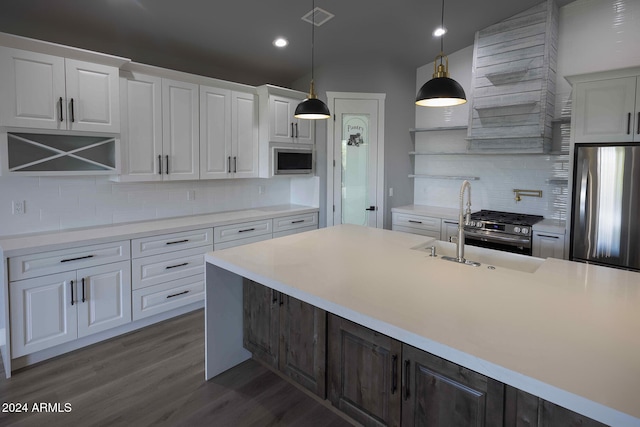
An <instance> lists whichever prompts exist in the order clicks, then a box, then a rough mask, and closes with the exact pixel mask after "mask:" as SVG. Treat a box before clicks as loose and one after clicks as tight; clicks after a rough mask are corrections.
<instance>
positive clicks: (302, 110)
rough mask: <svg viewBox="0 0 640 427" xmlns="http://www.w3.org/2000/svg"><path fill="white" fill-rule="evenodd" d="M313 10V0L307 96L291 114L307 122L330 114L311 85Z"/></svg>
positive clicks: (312, 84)
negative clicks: (309, 83)
mask: <svg viewBox="0 0 640 427" xmlns="http://www.w3.org/2000/svg"><path fill="white" fill-rule="evenodd" d="M315 9H316V2H315V0H314V1H313V2H312V3H311V11H312V15H311V86H310V87H309V96H308V97H307V99H305V100H304V101H302V102H301V103H300V104H298V106H297V107H296V111H295V113H294V114H293V115H294V117H296V118H298V119H308V120H317V119H328V118H329V117H331V113H330V112H329V107H327V105H326V104H325V103H324V102H322V101H321V100H319V99H318V97H317V96H316V91H315V88H314V83H313V65H314V64H313V45H314V41H315V40H314V36H315V27H316V22H315V21H316V20H315Z"/></svg>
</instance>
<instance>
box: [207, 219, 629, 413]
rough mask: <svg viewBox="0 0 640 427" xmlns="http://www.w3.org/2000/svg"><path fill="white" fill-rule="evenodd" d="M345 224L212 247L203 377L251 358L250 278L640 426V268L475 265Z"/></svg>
mask: <svg viewBox="0 0 640 427" xmlns="http://www.w3.org/2000/svg"><path fill="white" fill-rule="evenodd" d="M427 240H428V238H425V237H424V236H418V235H412V234H406V233H398V232H392V231H387V230H379V229H372V228H365V227H358V226H349V225H341V226H336V227H331V228H325V229H320V230H316V231H311V232H307V233H302V234H298V235H293V236H288V237H284V238H280V239H274V240H269V241H264V242H259V243H255V244H251V245H246V246H240V247H236V248H231V249H227V250H223V251H216V252H211V253H209V254H207V256H206V261H207V271H206V282H207V285H206V303H205V304H206V305H205V307H206V347H205V348H206V359H205V360H206V373H205V374H206V378H207V379H210V378H212V377H214V376H215V375H217V374H219V373H221V372H223V371H224V370H226V369H228V368H230V367H232V366H234V365H236V364H238V363H240V362H241V361H243V360H245V359H247V358H249V357H250V353H249V352H247V351H246V350H245V349H243V348H242V278H243V277H246V278H248V279H251V280H253V281H255V282H258V283H260V284H263V285H265V286H267V287H269V288H272V289H275V290H277V291H279V292H283V293H285V294H287V295H290V296H292V297H294V298H297V299H300V300H302V301H305V302H307V303H309V304H312V305H314V306H316V307H319V308H321V309H324V310H326V311H327V312H329V313H333V314H335V315H338V316H341V317H344V318H346V319H348V320H351V321H353V322H356V323H358V324H360V325H363V326H365V327H367V328H370V329H373V330H376V331H378V332H380V333H382V334H385V335H388V336H390V337H392V338H394V339H396V340H399V341H401V342H404V343H406V344H409V345H411V346H414V347H417V348H419V349H421V350H424V351H427V352H429V353H432V354H435V355H436V356H439V357H441V358H444V359H447V360H449V361H451V362H453V363H456V364H459V365H462V366H465V367H467V368H469V369H472V370H474V371H476V372H479V373H481V374H483V375H486V376H488V377H491V378H493V379H495V380H497V381H500V382H503V383H505V384H508V385H511V386H513V387H515V388H518V389H521V390H524V391H526V392H528V393H531V394H533V395H535V396H539V397H541V398H543V399H545V400H547V401H550V402H552V403H555V404H557V405H560V406H562V407H565V408H568V409H570V410H572V411H575V412H577V413H580V414H584V415H585V416H587V417H590V418H593V419H595V420H597V421H600V422H603V423H606V424H609V425H614V426H639V425H640V333H638V331H639V330H640V274H638V273H632V272H627V271H622V270H615V269H610V268H604V267H596V266H591V265H586V264H580V263H574V262H569V261H562V260H557V259H552V258H549V259H547V260H545V261H544V262H542V263H541V265H540V267H539V268H537V269H536V270H535V271H534V272H522V271H517V270H511V269H508V268H502V267H496V268H495V269H489V268H487V267H488V266H487V265H482V266H481V267H479V268H474V267H470V266H466V265H459V264H457V263H454V262H448V261H444V260H442V259H441V258H440V257H437V258H432V257H429V256H428V254H427V253H426V252H423V251H417V250H412V249H411V248H412V247H415V246H417V245H420V244H422V243H424V242H425V241H427Z"/></svg>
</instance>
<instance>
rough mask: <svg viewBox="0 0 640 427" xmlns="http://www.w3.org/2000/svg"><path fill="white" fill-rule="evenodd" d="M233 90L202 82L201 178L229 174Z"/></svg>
mask: <svg viewBox="0 0 640 427" xmlns="http://www.w3.org/2000/svg"><path fill="white" fill-rule="evenodd" d="M231 116H232V113H231V91H230V90H228V89H221V88H215V87H209V86H200V179H216V178H228V177H229V173H230V172H231V171H232V170H233V169H232V167H233V166H232V164H231V161H232V159H231V157H232V154H231Z"/></svg>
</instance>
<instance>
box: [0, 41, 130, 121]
mask: <svg viewBox="0 0 640 427" xmlns="http://www.w3.org/2000/svg"><path fill="white" fill-rule="evenodd" d="M0 95H1V96H0V124H1V125H3V126H15V127H25V128H37V129H57V130H74V131H91V132H109V133H118V132H120V115H119V90H118V69H117V68H115V67H111V66H107V65H101V64H94V63H90V62H83V61H76V60H73V59H65V58H61V57H57V56H52V55H46V54H42V53H36V52H29V51H24V50H18V49H12V48H7V47H0Z"/></svg>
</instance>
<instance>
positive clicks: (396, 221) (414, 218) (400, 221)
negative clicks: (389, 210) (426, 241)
mask: <svg viewBox="0 0 640 427" xmlns="http://www.w3.org/2000/svg"><path fill="white" fill-rule="evenodd" d="M392 219H393V225H400V226H403V227H411V228H418V229H421V230H429V231H434V232H437V233H438V234H440V218H431V217H428V216H421V215H408V214H403V213H395V212H394V213H393V216H392Z"/></svg>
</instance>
